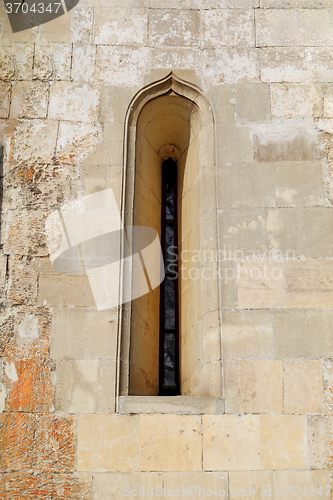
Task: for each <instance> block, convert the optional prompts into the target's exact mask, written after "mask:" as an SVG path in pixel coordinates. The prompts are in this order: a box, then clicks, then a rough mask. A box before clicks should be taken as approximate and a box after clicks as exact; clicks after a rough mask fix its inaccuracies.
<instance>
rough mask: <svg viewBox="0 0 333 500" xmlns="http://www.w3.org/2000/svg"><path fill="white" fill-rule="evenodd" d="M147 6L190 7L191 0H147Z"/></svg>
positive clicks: (158, 7) (153, 7)
mask: <svg viewBox="0 0 333 500" xmlns="http://www.w3.org/2000/svg"><path fill="white" fill-rule="evenodd" d="M147 4H148V7H149V8H151V9H161V8H163V9H191V8H192V1H191V0H179V1H177V0H166V1H162V0H147Z"/></svg>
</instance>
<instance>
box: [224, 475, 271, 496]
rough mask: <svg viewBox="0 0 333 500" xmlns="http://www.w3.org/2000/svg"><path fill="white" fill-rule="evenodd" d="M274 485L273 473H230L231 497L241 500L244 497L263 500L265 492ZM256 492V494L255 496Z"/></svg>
mask: <svg viewBox="0 0 333 500" xmlns="http://www.w3.org/2000/svg"><path fill="white" fill-rule="evenodd" d="M272 484H273V471H269V470H268V471H231V472H229V495H230V496H232V498H235V499H237V500H240V499H241V498H242V497H243V495H245V494H246V496H255V497H256V498H259V499H260V500H263V499H264V498H266V497H265V495H263V491H267V490H269V488H270V487H271V486H272ZM254 492H255V494H254Z"/></svg>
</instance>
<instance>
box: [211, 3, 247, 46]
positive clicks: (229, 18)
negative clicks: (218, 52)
mask: <svg viewBox="0 0 333 500" xmlns="http://www.w3.org/2000/svg"><path fill="white" fill-rule="evenodd" d="M203 29H204V32H205V36H204V41H203V43H204V47H205V48H207V49H210V48H212V47H251V46H253V45H254V44H253V11H252V10H248V11H241V12H238V11H233V10H206V11H204V12H203Z"/></svg>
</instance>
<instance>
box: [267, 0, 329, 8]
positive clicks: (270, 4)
mask: <svg viewBox="0 0 333 500" xmlns="http://www.w3.org/2000/svg"><path fill="white" fill-rule="evenodd" d="M260 7H261V8H263V9H269V8H278V9H280V8H289V7H290V8H292V9H295V8H298V7H300V8H319V7H332V4H331V0H261V2H260Z"/></svg>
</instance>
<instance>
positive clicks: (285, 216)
mask: <svg viewBox="0 0 333 500" xmlns="http://www.w3.org/2000/svg"><path fill="white" fill-rule="evenodd" d="M305 178H306V176H305ZM301 228H302V213H301V210H300V209H298V208H279V209H276V210H274V209H271V210H268V211H267V219H266V232H267V247H268V250H269V254H270V256H271V257H273V258H274V259H276V260H278V261H280V262H282V261H283V259H296V258H299V257H301V256H302V251H303V245H302V230H301Z"/></svg>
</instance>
